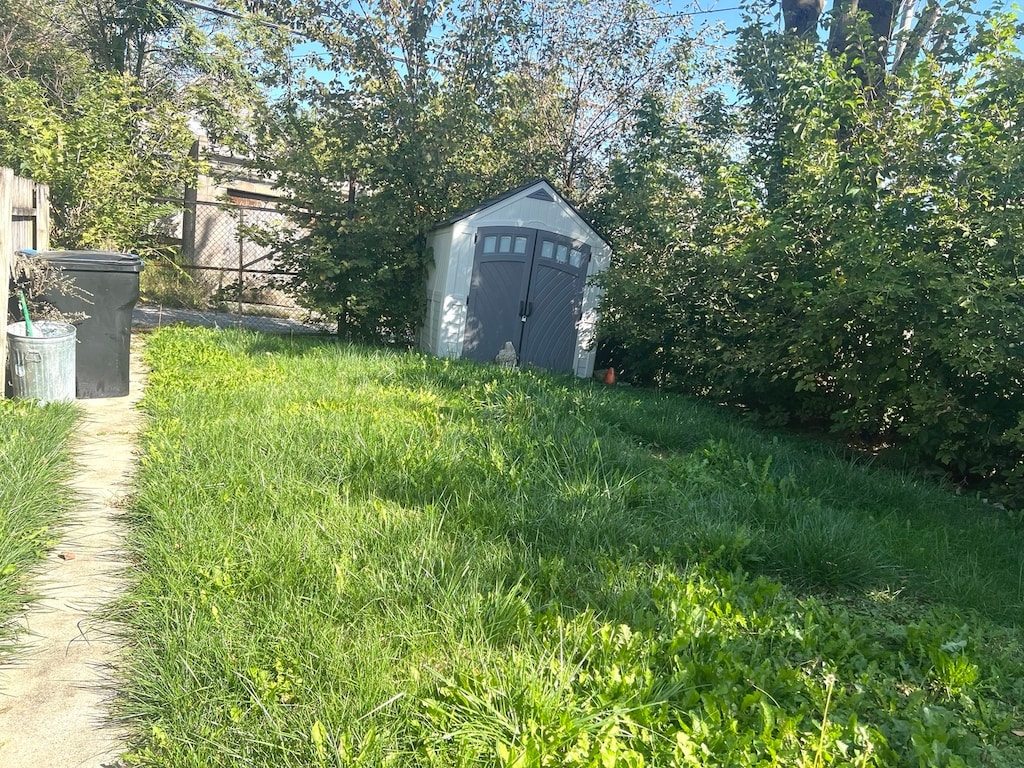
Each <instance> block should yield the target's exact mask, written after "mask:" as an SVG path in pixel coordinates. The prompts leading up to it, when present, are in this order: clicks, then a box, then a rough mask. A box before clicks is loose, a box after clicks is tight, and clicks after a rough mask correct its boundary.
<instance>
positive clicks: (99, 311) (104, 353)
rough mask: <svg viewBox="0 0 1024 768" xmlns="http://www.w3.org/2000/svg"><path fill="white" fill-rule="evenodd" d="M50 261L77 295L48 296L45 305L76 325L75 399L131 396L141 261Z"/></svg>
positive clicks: (60, 254)
mask: <svg viewBox="0 0 1024 768" xmlns="http://www.w3.org/2000/svg"><path fill="white" fill-rule="evenodd" d="M37 258H40V259H46V260H47V261H49V262H50V263H51V264H53V265H54V266H55V267H58V268H59V269H60V270H61V272H63V273H64V275H65V276H66V277H69V278H71V280H72V282H73V283H74V286H75V289H76V291H75V294H74V295H69V294H65V293H57V292H52V291H51V292H48V293H45V294H44V295H43V297H42V298H43V299H45V300H46V301H48V302H49V303H50V304H52V305H53V306H54V307H56V308H57V309H58V310H60V311H61V312H62V313H64V314H67V315H74V314H84V315H86V316H87V317H86V318H85V319H84V320H78V321H75V323H74V325H75V326H76V328H77V329H78V349H77V353H76V355H75V393H76V395H77V397H79V398H86V399H87V398H97V397H120V396H123V395H127V394H128V388H129V376H130V371H131V366H130V360H131V358H130V354H131V352H130V347H131V334H132V310H133V309H134V308H135V302H137V301H138V300H139V273H140V272H142V268H143V265H142V260H141V259H140V258H139V257H138V256H137V255H135V254H124V253H112V252H109V251H43V252H40V253H39V254H37Z"/></svg>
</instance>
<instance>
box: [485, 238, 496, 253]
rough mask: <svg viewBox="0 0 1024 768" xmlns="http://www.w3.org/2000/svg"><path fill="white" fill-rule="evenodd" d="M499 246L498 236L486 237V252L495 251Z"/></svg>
mask: <svg viewBox="0 0 1024 768" xmlns="http://www.w3.org/2000/svg"><path fill="white" fill-rule="evenodd" d="M497 247H498V238H496V237H494V236H493V235H491V236H489V237H485V238H484V253H494V251H495V249H496V248H497Z"/></svg>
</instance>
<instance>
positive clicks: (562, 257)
mask: <svg viewBox="0 0 1024 768" xmlns="http://www.w3.org/2000/svg"><path fill="white" fill-rule="evenodd" d="M555 261H557V262H558V263H559V264H565V263H566V262H567V261H569V247H568V246H566V245H559V246H558V251H556V252H555Z"/></svg>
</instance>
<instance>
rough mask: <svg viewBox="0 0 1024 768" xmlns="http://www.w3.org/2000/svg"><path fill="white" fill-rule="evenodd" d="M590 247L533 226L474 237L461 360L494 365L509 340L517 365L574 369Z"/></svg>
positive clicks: (486, 231) (488, 230)
mask: <svg viewBox="0 0 1024 768" xmlns="http://www.w3.org/2000/svg"><path fill="white" fill-rule="evenodd" d="M589 259H590V247H589V246H587V245H585V244H583V243H579V242H576V241H573V240H572V239H570V238H567V237H563V236H561V235H556V234H554V233H552V232H546V231H543V230H536V229H524V228H482V229H481V230H480V232H479V233H478V235H477V242H476V257H475V259H474V263H473V280H472V283H471V286H470V292H469V299H468V304H469V306H468V312H467V322H466V335H465V339H464V342H463V355H464V356H465V357H467V358H469V359H471V360H478V361H480V362H490V361H493V360H494V357H495V355H497V353H498V351H499V350H500V349H501V348H502V347H503V346H504V344H505V342H506V341H511V342H512V344H513V345H514V346H515V348H516V351H517V352H518V353H519V362H520V363H530V364H533V365H537V366H539V367H542V368H547V369H548V370H554V371H571V370H572V368H573V361H574V357H575V353H576V338H577V328H576V326H577V323H578V321H579V319H580V308H581V306H582V301H583V284H584V280H585V278H586V272H587V265H588V262H589Z"/></svg>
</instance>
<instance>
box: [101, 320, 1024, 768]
mask: <svg viewBox="0 0 1024 768" xmlns="http://www.w3.org/2000/svg"><path fill="white" fill-rule="evenodd" d="M147 354H148V357H149V362H150V364H151V365H152V367H153V371H152V374H151V376H150V380H149V384H148V388H147V392H146V395H145V400H144V407H145V408H146V409H147V411H148V413H149V414H150V415H151V417H152V419H151V421H150V423H149V426H148V430H147V434H146V436H145V439H144V456H143V459H142V468H141V471H140V477H139V485H140V487H139V493H138V496H137V499H136V501H135V504H134V507H133V511H132V513H131V529H132V537H133V540H134V542H135V544H134V556H135V558H136V560H137V565H138V571H137V573H138V581H137V584H136V585H135V586H134V588H133V589H132V591H131V593H130V594H128V595H127V596H126V597H125V598H124V600H123V601H122V603H121V605H120V607H119V614H120V617H121V618H122V619H123V620H124V621H125V622H126V625H127V626H126V631H127V633H128V637H129V639H130V642H131V646H130V653H129V659H128V666H127V668H126V670H125V675H126V681H125V686H124V689H123V695H122V697H121V700H120V703H119V705H120V711H121V714H122V715H123V717H124V719H125V721H126V722H127V723H128V724H129V725H130V726H131V727H132V729H133V730H134V732H135V734H136V736H137V738H136V740H135V742H134V744H133V748H132V752H131V754H130V756H129V757H130V759H131V760H132V761H133V762H135V763H137V764H140V765H147V766H183V767H184V766H218V765H225V766H229V765H230V766H275V768H276V767H278V766H285V765H287V766H348V765H353V766H354V765H365V766H381V765H394V766H446V767H447V766H478V765H493V766H508V767H512V766H520V767H522V768H527V767H528V766H548V765H551V766H581V767H582V766H588V767H589V766H594V767H595V768H605V767H608V766H671V765H693V766H729V767H731V766H754V765H763V766H774V765H787V766H808V767H809V768H810V767H813V768H817V767H818V766H839V765H844V766H845V765H849V766H862V765H863V766H874V765H877V766H963V765H968V766H974V765H979V766H980V765H1002V766H1020V765H1024V738H1022V736H1021V735H1019V734H1024V710H1022V707H1024V655H1022V650H1021V633H1020V631H1019V627H1021V626H1022V618H1024V601H1022V598H1024V593H1022V586H1024V585H1022V573H1021V568H1022V565H1021V564H1022V559H1021V541H1022V534H1021V531H1020V530H1019V529H1018V528H1016V527H1015V526H1014V523H1013V521H1012V520H1011V519H1009V517H1008V516H1000V515H999V514H997V513H996V512H995V511H993V510H992V509H991V508H988V507H986V506H984V505H982V504H980V503H978V502H976V501H972V500H970V499H966V498H958V497H956V496H953V495H951V494H948V493H945V492H944V491H942V490H941V489H939V488H937V487H933V486H931V485H928V484H926V483H923V482H920V481H917V480H915V479H913V478H912V477H911V476H909V475H904V474H899V473H894V472H891V471H881V470H877V469H873V468H871V467H867V466H862V465H857V464H855V463H851V462H849V461H845V460H842V459H840V458H838V457H836V456H834V455H830V453H829V451H828V450H827V449H823V448H820V447H815V446H811V445H808V444H807V443H805V442H801V441H796V440H790V439H786V438H783V437H778V436H773V435H772V434H771V433H767V432H759V431H757V430H755V429H753V428H751V427H749V426H747V425H745V424H744V423H743V422H741V421H737V420H736V419H734V418H732V417H730V416H725V415H722V414H721V413H718V412H716V411H715V410H714V409H711V408H708V407H705V406H702V405H700V404H695V403H693V402H691V401H688V400H684V399H681V398H677V397H669V396H664V395H660V394H657V393H653V392H641V391H634V390H630V389H627V388H609V387H604V386H600V385H595V384H592V383H590V382H577V381H575V380H572V379H569V378H559V377H548V376H541V375H537V374H533V373H530V372H508V371H502V370H498V369H495V368H490V367H480V366H475V365H471V364H462V363H457V362H451V361H443V360H437V359H433V358H425V357H421V356H418V355H412V354H397V353H390V352H385V351H367V350H360V349H355V348H349V347H345V346H338V345H335V344H332V343H329V342H321V341H316V340H308V339H276V338H272V337H264V336H260V335H255V334H242V333H237V332H222V333H216V332H213V331H205V330H198V329H196V330H185V329H168V330H163V331H160V332H158V333H156V334H154V335H153V336H152V337H151V339H150V341H149V343H148V345H147Z"/></svg>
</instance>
